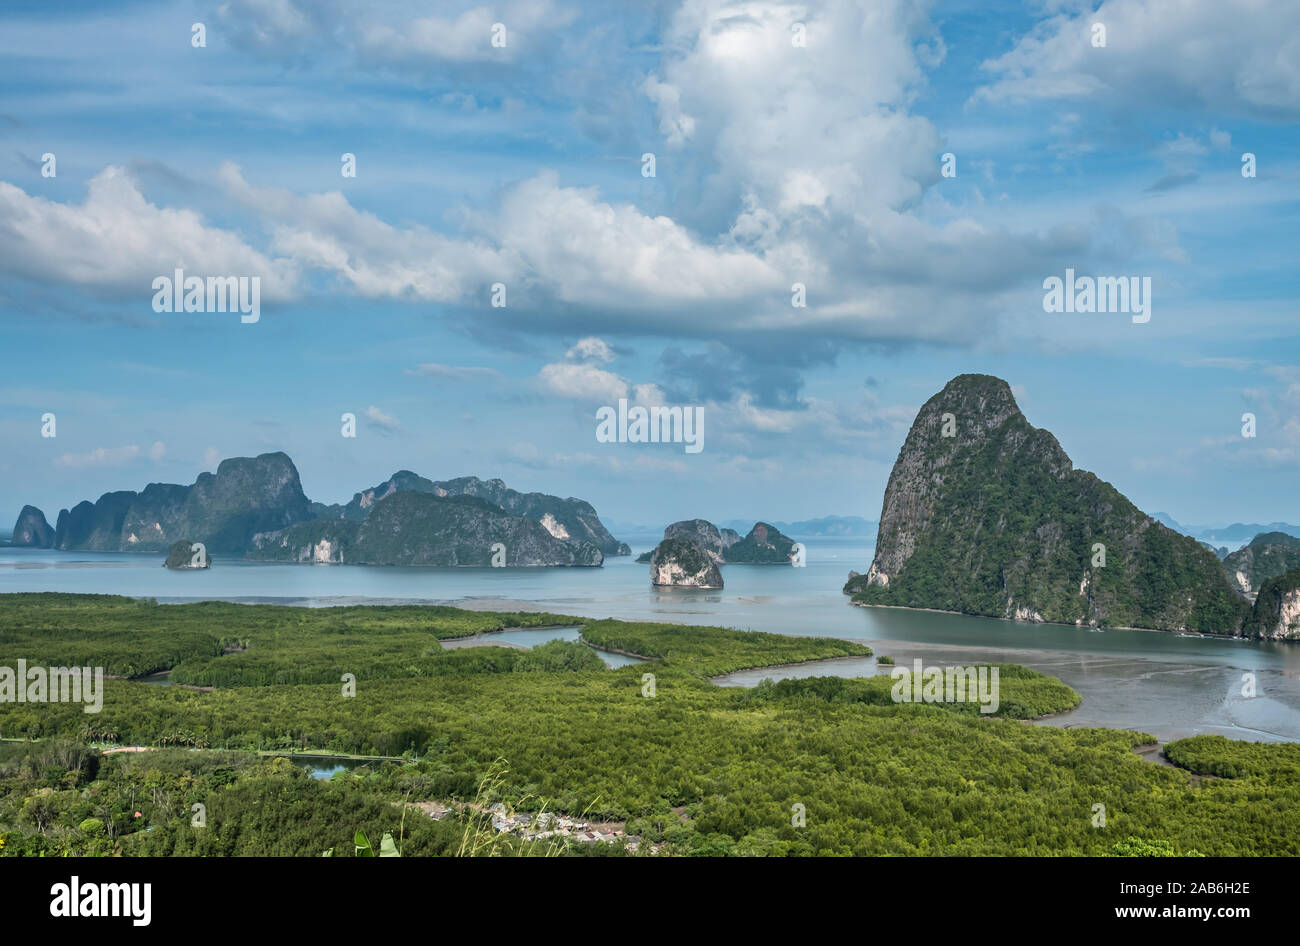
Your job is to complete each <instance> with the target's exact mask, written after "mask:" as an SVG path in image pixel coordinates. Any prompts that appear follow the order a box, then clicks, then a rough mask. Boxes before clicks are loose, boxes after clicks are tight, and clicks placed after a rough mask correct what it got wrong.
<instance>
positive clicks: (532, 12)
mask: <svg viewBox="0 0 1300 946" xmlns="http://www.w3.org/2000/svg"><path fill="white" fill-rule="evenodd" d="M576 15H577V11H575V10H570V9H565V8H563V7H560V6H557V5H556V4H554V3H550V2H549V0H531V2H527V3H524V2H518V3H509V4H504V5H501V6H498V7H472V8H470V9H468V10H464V11H462V12H461V13H460V14H458V15H457V16H455V17H443V16H428V17H419V18H417V19H413V20H410V21H408V22H406V23H403V24H401V25H399V26H397V27H392V26H388V25H386V24H376V25H372V26H368V27H366V28H364V29H362V30H361V31H360V35H359V42H358V45H359V47H360V50H361V53H362V55H363V57H365V58H366V59H368V60H369V61H371V62H374V63H382V64H383V65H386V66H388V65H393V64H400V65H406V66H415V67H424V68H427V67H429V66H431V65H433V64H435V63H438V62H455V63H468V62H496V63H501V62H510V61H513V60H515V59H517V58H518V57H519V55H520V53H521V51H524V50H528V49H530V48H535V47H536V45H537V44H538V43H540V42H541V41H542V38H543V37H544V36H547V35H551V34H553V33H554V32H555V31H557V30H560V29H562V28H564V27H566V26H568V25H569V23H571V22H572V21H573V18H574V17H575V16H576ZM496 23H500V24H501V25H502V26H504V27H505V28H506V30H505V37H504V38H505V45H504V46H493V45H492V36H493V26H494V24H496Z"/></svg>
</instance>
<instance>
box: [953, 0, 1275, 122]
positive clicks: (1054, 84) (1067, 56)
mask: <svg viewBox="0 0 1300 946" xmlns="http://www.w3.org/2000/svg"><path fill="white" fill-rule="evenodd" d="M1093 23H1103V24H1105V27H1106V46H1105V47H1104V48H1095V47H1093V45H1092V42H1091V35H1092V33H1091V28H1092V24H1093ZM984 69H985V70H987V71H988V72H989V73H990V74H991V75H992V76H993V81H992V82H991V83H990V84H988V85H986V86H985V87H984V88H982V89H981V90H980V91H979V92H978V93H977V98H981V99H985V100H989V101H994V102H1017V101H1025V100H1032V99H1075V98H1081V97H1085V96H1087V97H1098V96H1100V97H1104V98H1106V99H1108V100H1110V101H1111V102H1113V103H1121V104H1125V105H1136V106H1145V107H1151V106H1163V105H1172V106H1182V107H1190V108H1198V107H1210V108H1216V109H1222V110H1224V111H1228V112H1231V113H1234V114H1242V115H1251V116H1259V117H1269V118H1284V119H1294V118H1295V117H1296V116H1300V5H1297V4H1295V3H1293V2H1292V0H1183V2H1181V3H1159V2H1155V0H1107V2H1105V3H1103V4H1102V5H1101V6H1100V7H1098V8H1097V10H1096V12H1090V11H1084V12H1082V13H1065V14H1061V15H1058V16H1053V17H1050V18H1049V19H1047V20H1045V21H1043V22H1042V23H1041V24H1039V25H1038V27H1037V28H1035V29H1034V31H1033V32H1032V33H1031V34H1030V35H1028V36H1025V37H1024V38H1022V39H1021V40H1020V41H1019V42H1018V43H1017V44H1016V46H1015V47H1014V48H1013V49H1011V50H1010V51H1009V52H1006V53H1004V54H1003V55H1001V56H999V57H997V58H996V59H991V60H989V61H987V62H985V63H984Z"/></svg>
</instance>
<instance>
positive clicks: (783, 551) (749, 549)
mask: <svg viewBox="0 0 1300 946" xmlns="http://www.w3.org/2000/svg"><path fill="white" fill-rule="evenodd" d="M793 552H794V539H791V538H790V537H789V536H787V535H783V534H782V533H781V531H780V530H779V529H777V528H776V526H770V525H768V524H767V523H766V522H756V523H755V524H754V528H752V529H750V530H749V535H747V536H745V537H744V538H743V539H741V540H740V541H739V542H733V543H732V544H731V545H729V546H728V547H727V548H726V549H724V550H723V552H722V556H723V559H724V560H725V561H726V562H727V563H729V564H739V565H789V564H790V556H791V555H792V554H793Z"/></svg>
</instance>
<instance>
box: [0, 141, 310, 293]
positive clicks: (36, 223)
mask: <svg viewBox="0 0 1300 946" xmlns="http://www.w3.org/2000/svg"><path fill="white" fill-rule="evenodd" d="M0 219H3V220H4V221H5V225H4V226H3V227H0V270H2V271H6V272H8V273H10V274H13V275H20V276H24V277H27V278H36V279H40V280H48V281H54V282H62V283H71V284H73V285H78V286H82V287H85V288H88V289H94V290H110V291H113V292H117V293H121V292H124V291H129V292H134V293H137V294H138V295H139V297H140V298H141V299H142V300H144V304H145V305H146V306H147V305H148V302H149V300H151V299H152V296H153V293H152V290H151V289H150V283H151V282H152V280H153V279H154V277H156V276H160V275H167V276H170V275H171V274H172V271H173V270H174V269H176V268H177V267H180V268H182V269H185V270H187V271H188V274H190V275H205V276H206V275H231V276H244V275H247V276H260V277H261V279H262V296H263V298H266V299H277V298H278V299H283V298H285V297H286V296H287V295H288V294H289V293H290V292H291V291H292V290H293V287H294V284H295V279H296V275H295V268H294V266H293V264H292V263H291V262H290V261H288V260H285V259H271V258H268V257H267V256H265V255H264V254H262V253H260V252H258V251H257V250H255V249H253V248H252V247H250V246H249V245H248V244H247V243H245V242H244V241H243V240H242V239H241V238H240V237H239V236H238V235H237V234H234V233H232V232H229V231H227V230H222V229H220V228H217V227H213V226H210V225H209V224H207V223H206V222H205V221H204V220H203V218H202V216H200V215H199V214H198V213H196V212H195V211H193V210H185V209H179V210H177V209H171V208H162V207H157V206H155V205H153V204H151V203H149V202H148V201H147V200H146V199H145V197H144V195H143V194H142V193H141V192H140V189H139V187H138V186H137V184H136V182H135V179H134V178H133V177H132V176H131V175H130V174H129V173H128V172H127V171H125V170H123V169H122V168H120V167H113V166H110V167H107V168H105V169H104V170H103V171H101V172H100V173H99V174H97V175H96V176H95V177H94V178H92V179H91V181H90V183H89V185H88V187H87V191H86V198H85V200H84V201H82V203H80V204H61V203H58V202H56V201H52V200H48V199H46V198H44V197H34V196H31V195H29V194H27V193H25V192H24V191H23V190H21V189H20V188H18V187H15V186H14V185H12V184H9V183H7V182H4V181H0Z"/></svg>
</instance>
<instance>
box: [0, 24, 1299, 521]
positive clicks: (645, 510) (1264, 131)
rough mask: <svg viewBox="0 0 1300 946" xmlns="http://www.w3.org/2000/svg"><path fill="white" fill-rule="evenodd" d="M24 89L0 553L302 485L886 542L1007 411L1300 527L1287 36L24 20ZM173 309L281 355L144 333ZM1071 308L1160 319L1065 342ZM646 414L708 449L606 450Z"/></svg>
mask: <svg viewBox="0 0 1300 946" xmlns="http://www.w3.org/2000/svg"><path fill="white" fill-rule="evenodd" d="M195 23H202V24H203V25H204V28H205V34H206V36H205V38H206V46H204V47H201V48H196V47H195V46H193V45H192V26H193V24H195ZM497 23H500V24H503V25H504V27H505V31H506V32H505V37H506V44H505V46H504V47H501V46H496V47H494V46H493V45H492V41H491V40H492V28H493V24H497ZM1094 23H1101V24H1103V25H1104V26H1105V27H1106V45H1105V46H1104V47H1097V46H1094V45H1093V44H1092V39H1091V37H1092V36H1093V32H1092V24H1094ZM795 24H803V26H804V27H805V30H804V35H805V36H806V45H803V46H796V45H795V44H794V43H793V42H792V36H793V35H794V32H793V29H792V28H793V27H794V25H795ZM0 57H2V58H3V61H4V64H5V67H4V69H3V70H2V71H0V87H2V91H0V339H3V343H4V344H3V365H4V370H3V376H0V444H2V445H3V449H2V450H0V512H3V513H4V515H5V516H6V517H9V516H11V515H16V514H17V512H18V509H19V507H20V506H21V505H22V504H24V503H29V502H30V503H33V504H35V505H37V506H40V507H41V508H42V509H44V510H45V512H46V514H47V515H48V516H49V517H50V518H51V520H52V519H53V517H54V515H55V514H56V513H57V511H58V510H59V508H61V507H67V506H71V505H72V504H73V503H75V502H77V501H79V500H81V499H84V498H92V499H93V498H96V497H97V496H98V495H100V494H101V493H103V492H105V491H107V490H110V489H139V488H142V487H143V486H144V485H145V484H146V483H148V482H155V481H164V482H182V483H189V482H192V481H193V480H194V478H195V476H196V475H197V474H198V473H199V472H201V471H203V470H205V469H213V468H215V463H216V462H217V460H219V459H220V458H223V457H226V456H239V455H249V454H253V453H258V452H264V451H268V450H284V451H286V452H287V453H289V455H290V456H291V457H293V458H294V460H295V461H296V463H297V465H298V468H299V471H300V473H301V475H302V479H303V484H304V488H305V489H306V491H307V493H308V495H309V496H311V497H312V498H313V499H318V500H321V501H325V502H334V501H343V500H346V499H347V498H349V497H350V496H351V495H352V493H353V492H355V491H357V490H359V489H361V488H364V487H367V486H371V485H374V484H375V483H377V482H379V481H381V480H382V479H384V478H385V477H387V476H388V475H389V474H391V473H392V472H393V471H395V470H397V469H402V468H406V469H412V470H415V471H417V472H419V473H421V474H424V475H426V476H430V477H433V478H449V477H452V476H458V475H465V474H474V475H478V476H482V477H491V476H499V477H501V478H503V479H505V480H506V482H507V483H509V484H510V485H512V486H514V487H516V488H518V489H523V490H541V491H546V492H553V493H558V494H560V495H565V496H569V495H574V496H581V497H583V498H586V499H589V500H590V501H592V502H593V503H594V504H595V505H596V508H597V509H598V510H599V511H600V513H601V514H602V516H603V517H605V518H606V519H613V520H617V521H623V522H629V521H630V522H643V523H650V524H659V523H663V522H667V521H671V520H674V519H680V518H685V517H693V516H703V517H707V518H712V519H715V520H716V519H728V518H746V517H749V518H768V519H787V520H788V519H796V518H805V517H812V516H819V515H827V514H843V515H862V516H866V517H868V518H873V519H874V518H876V517H877V516H878V514H879V511H880V503H881V496H882V493H883V489H884V486H885V482H886V480H887V478H888V474H889V470H890V467H891V465H892V463H893V461H894V458H895V457H896V455H897V451H898V448H899V446H900V445H901V443H902V440H903V438H904V436H905V435H906V432H907V428H908V426H909V425H910V423H911V420H912V418H913V416H914V415H915V412H916V410H917V408H918V407H919V406H920V405H921V404H922V403H923V402H924V401H925V399H926V398H928V397H929V396H930V395H931V394H933V393H934V392H935V391H937V390H939V389H940V388H941V387H942V386H943V384H944V383H945V382H946V381H948V380H949V379H950V378H951V377H952V376H954V375H956V374H960V373H963V372H986V373H991V374H996V375H998V376H1000V377H1003V378H1005V379H1006V380H1007V381H1008V382H1009V383H1010V384H1011V385H1012V386H1013V390H1014V391H1015V392H1016V395H1017V397H1018V399H1019V401H1020V404H1021V407H1022V408H1023V409H1024V411H1025V413H1026V415H1027V416H1028V418H1029V420H1030V421H1031V422H1032V423H1034V424H1035V425H1037V426H1041V427H1046V428H1048V429H1050V430H1051V431H1053V433H1055V434H1056V436H1057V438H1058V439H1059V440H1060V441H1061V444H1062V446H1063V447H1064V448H1065V449H1066V451H1067V452H1068V453H1069V454H1070V455H1071V457H1072V458H1073V460H1074V462H1075V465H1076V466H1079V467H1082V468H1084V469H1089V470H1092V471H1094V472H1096V473H1098V475H1100V476H1102V477H1103V478H1104V479H1107V480H1109V481H1110V482H1112V483H1114V484H1115V485H1116V486H1117V487H1118V488H1119V489H1120V490H1122V491H1123V492H1125V493H1126V494H1127V495H1128V496H1129V497H1130V498H1132V499H1133V500H1134V501H1135V502H1136V503H1138V505H1139V506H1141V507H1142V508H1144V509H1146V510H1147V511H1149V512H1155V511H1166V512H1168V513H1170V514H1172V515H1173V516H1174V517H1175V518H1177V519H1179V520H1181V521H1183V522H1189V523H1226V522H1230V521H1233V520H1244V521H1262V522H1268V521H1274V520H1286V521H1291V522H1296V521H1300V495H1298V494H1297V491H1296V489H1295V483H1296V474H1297V470H1298V468H1300V341H1298V340H1297V335H1298V333H1297V332H1296V330H1295V328H1296V325H1297V319H1298V318H1300V312H1298V311H1297V306H1296V301H1295V300H1296V298H1297V281H1298V280H1300V275H1297V273H1298V268H1297V266H1296V265H1295V264H1296V256H1297V250H1296V247H1297V244H1298V242H1300V241H1298V240H1297V235H1298V234H1300V143H1298V141H1297V134H1296V131H1297V120H1298V119H1300V6H1297V5H1296V4H1294V3H1291V2H1287V0H1277V2H1249V3H1248V2H1245V0H1240V2H1236V0H1213V2H1211V0H1189V2H1186V3H1183V4H1179V5H1174V4H1170V3H1158V2H1154V0H1147V2H1141V0H1112V2H1107V3H1103V4H1101V5H1100V6H1098V5H1097V4H1095V3H1092V4H1088V3H1074V2H1028V3H998V2H994V3H988V2H980V3H975V2H969V3H966V2H934V3H929V4H927V3H921V2H903V0H881V2H872V3H865V2H858V3H847V2H846V3H825V4H800V3H775V2H759V0H755V2H747V3H725V2H713V0H701V2H672V3H670V2H663V3H642V4H601V3H579V2H565V0H550V2H522V0H514V2H505V3H500V4H496V5H480V4H475V3H445V4H399V3H382V2H380V3H373V2H372V3H360V2H356V3H354V2H349V0H326V2H322V3H310V4H309V3H306V2H305V0H228V2H222V3H152V2H133V3H121V4H112V3H98V2H96V3H71V4H64V5H61V7H60V8H59V9H58V10H52V9H49V8H48V5H46V4H43V3H26V2H10V3H7V4H5V6H4V8H3V10H0ZM647 152H650V153H653V154H654V155H655V159H656V174H655V176H654V177H653V178H646V177H644V176H643V175H642V173H641V172H642V155H643V154H645V153H647ZM1245 152H1250V153H1252V154H1254V155H1255V156H1256V166H1257V176H1255V177H1254V178H1246V177H1243V176H1242V173H1241V167H1242V155H1243V153H1245ZM344 153H351V154H354V155H355V156H356V167H357V174H356V177H355V178H345V177H343V176H342V175H341V173H340V168H341V160H340V158H341V155H343V154H344ZM945 153H952V154H953V155H955V157H956V168H957V174H956V176H955V177H950V178H949V177H943V176H941V174H940V166H941V160H942V155H943V154H945ZM45 154H53V155H54V156H55V161H56V175H55V176H53V177H48V176H43V175H42V161H43V158H42V156H43V155H45ZM177 266H182V267H184V268H185V270H186V271H187V273H190V274H198V275H222V276H227V275H233V276H239V275H250V276H251V275H257V276H258V277H259V278H260V279H261V286H262V309H261V317H260V319H259V320H258V321H257V322H256V323H255V324H243V323H241V321H240V319H239V317H238V316H237V315H231V314H229V313H156V312H154V311H153V308H152V305H151V302H152V299H153V290H152V288H151V281H152V279H153V278H154V277H156V276H161V275H170V274H171V272H172V271H173V269H174V268H175V267H177ZM1067 267H1069V268H1073V269H1075V270H1076V271H1077V272H1078V273H1080V274H1092V275H1113V276H1149V277H1150V278H1151V280H1152V286H1153V289H1152V293H1153V303H1152V317H1151V320H1150V321H1149V322H1147V323H1144V324H1136V323H1134V322H1132V320H1131V318H1130V317H1129V315H1127V314H1124V313H1093V314H1081V313H1068V314H1067V313H1048V312H1045V311H1044V310H1043V306H1042V299H1043V294H1044V291H1043V280H1044V279H1046V278H1047V277H1049V276H1053V275H1057V276H1063V275H1064V272H1065V270H1066V268H1067ZM497 282H500V283H502V284H504V285H505V286H506V290H507V304H506V306H505V307H504V308H494V307H492V306H491V305H490V304H489V293H490V287H491V286H492V285H493V284H494V283H497ZM795 282H801V283H803V284H804V285H805V286H806V287H807V305H806V307H803V308H796V307H793V306H792V305H791V286H792V285H793V284H794V283H795ZM620 396H622V397H627V398H628V399H629V400H630V401H632V402H633V403H640V404H645V405H653V404H667V405H691V406H701V407H703V408H704V415H705V439H704V449H703V450H702V451H701V452H700V453H698V454H687V453H686V452H685V451H684V450H683V447H682V445H680V444H634V443H599V442H597V440H596V437H595V429H596V420H595V412H596V410H597V408H599V407H600V406H603V405H607V404H614V403H616V401H617V398H618V397H620ZM1247 411H1249V412H1252V413H1254V414H1255V415H1256V417H1257V432H1258V433H1257V436H1256V437H1255V438H1253V439H1247V438H1243V437H1242V436H1241V426H1242V423H1241V416H1242V414H1243V413H1244V412H1247ZM46 412H52V413H54V414H55V415H56V417H57V436H56V437H54V438H44V437H42V436H41V415H42V414H44V413H46ZM344 412H353V413H355V414H356V415H357V417H358V418H359V427H358V436H357V437H356V438H355V439H346V438H343V437H342V436H341V435H340V416H341V414H343V413H344ZM5 510H8V512H4V511H5ZM4 525H5V526H7V525H8V521H7V518H6V522H5V523H4Z"/></svg>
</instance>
